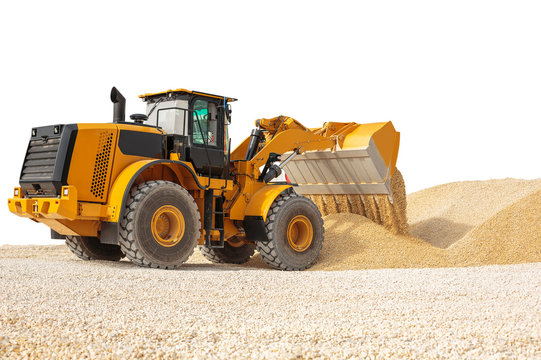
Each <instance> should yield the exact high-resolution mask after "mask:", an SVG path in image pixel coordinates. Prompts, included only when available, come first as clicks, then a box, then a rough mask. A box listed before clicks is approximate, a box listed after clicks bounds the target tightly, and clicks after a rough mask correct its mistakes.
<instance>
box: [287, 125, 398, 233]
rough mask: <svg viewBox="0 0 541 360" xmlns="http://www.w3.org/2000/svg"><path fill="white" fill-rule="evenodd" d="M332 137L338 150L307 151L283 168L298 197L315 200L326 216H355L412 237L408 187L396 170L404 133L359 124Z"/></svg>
mask: <svg viewBox="0 0 541 360" xmlns="http://www.w3.org/2000/svg"><path fill="white" fill-rule="evenodd" d="M316 131H317V130H316ZM320 132H321V131H320ZM333 135H334V136H335V137H336V138H337V140H338V145H337V146H336V148H335V149H332V150H331V149H329V150H326V151H306V152H304V153H303V154H300V155H297V156H296V157H294V158H292V159H291V161H289V162H288V163H287V164H286V165H285V166H284V170H285V173H286V174H287V176H288V178H289V179H290V180H291V182H293V183H296V184H298V186H297V187H296V188H295V190H296V192H297V193H299V194H302V195H305V196H308V197H310V198H311V199H312V200H313V201H314V202H315V203H316V205H317V206H318V207H319V209H320V211H321V212H322V213H323V215H328V214H332V213H342V212H350V213H356V214H359V215H363V216H366V217H368V218H370V219H372V220H374V221H376V222H378V223H380V224H382V225H385V226H386V227H387V228H389V229H390V230H392V231H393V232H395V233H405V232H407V222H406V217H405V188H404V182H403V179H402V176H401V174H400V172H399V171H398V170H397V169H396V159H397V156H398V147H399V142H400V133H398V132H397V131H396V130H395V129H394V126H393V124H392V123H391V122H386V123H373V124H361V125H359V124H354V126H349V127H344V131H343V132H342V133H341V132H340V131H337V132H336V133H334V134H333Z"/></svg>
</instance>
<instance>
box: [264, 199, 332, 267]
mask: <svg viewBox="0 0 541 360" xmlns="http://www.w3.org/2000/svg"><path fill="white" fill-rule="evenodd" d="M265 228H266V231H267V237H268V239H269V241H266V242H262V241H260V242H257V250H258V251H259V253H260V254H261V257H262V258H263V260H264V261H265V262H266V263H267V264H268V265H269V266H271V267H273V268H275V269H279V270H304V269H307V268H309V267H311V266H312V265H313V264H314V263H315V262H316V260H317V258H318V256H319V253H320V252H321V247H322V246H323V239H324V232H325V229H324V228H323V219H322V218H321V213H320V212H319V210H318V208H317V206H316V205H315V204H314V202H313V201H312V200H310V199H308V198H307V197H304V196H300V195H298V194H296V193H294V192H290V193H283V194H281V195H279V196H278V197H277V198H276V199H275V200H274V202H273V204H272V206H271V208H270V210H269V213H268V215H267V220H266V222H265Z"/></svg>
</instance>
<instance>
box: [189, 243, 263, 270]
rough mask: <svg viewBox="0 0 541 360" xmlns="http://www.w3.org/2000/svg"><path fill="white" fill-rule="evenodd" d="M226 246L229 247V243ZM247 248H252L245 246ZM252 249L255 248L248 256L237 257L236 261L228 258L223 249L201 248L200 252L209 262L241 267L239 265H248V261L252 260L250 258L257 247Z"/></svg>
mask: <svg viewBox="0 0 541 360" xmlns="http://www.w3.org/2000/svg"><path fill="white" fill-rule="evenodd" d="M225 246H227V243H226V245H225ZM245 246H250V245H245ZM250 247H253V249H252V251H251V252H250V251H248V252H247V254H245V256H241V257H237V258H236V259H233V258H231V257H229V256H227V254H225V253H224V251H223V249H219V248H217V249H213V248H208V247H206V246H199V251H200V252H201V254H203V256H204V257H205V259H207V260H208V261H210V262H213V263H215V264H237V265H239V264H244V263H246V262H247V261H248V260H250V258H251V257H252V255H253V254H254V252H255V246H253V245H251V246H250ZM239 249H240V248H239Z"/></svg>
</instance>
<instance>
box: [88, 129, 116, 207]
mask: <svg viewBox="0 0 541 360" xmlns="http://www.w3.org/2000/svg"><path fill="white" fill-rule="evenodd" d="M112 144H113V133H112V132H108V131H104V132H102V133H101V134H100V138H99V142H98V153H97V154H96V161H95V163H94V173H93V174H92V185H91V187H90V192H92V194H93V195H94V196H95V197H98V198H103V194H104V193H105V186H106V185H107V184H106V181H107V176H108V174H109V159H110V157H111V147H112Z"/></svg>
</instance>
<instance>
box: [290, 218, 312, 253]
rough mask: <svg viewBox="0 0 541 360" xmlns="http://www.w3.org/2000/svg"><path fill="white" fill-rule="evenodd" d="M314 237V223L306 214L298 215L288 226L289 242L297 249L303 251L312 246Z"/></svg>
mask: <svg viewBox="0 0 541 360" xmlns="http://www.w3.org/2000/svg"><path fill="white" fill-rule="evenodd" d="M313 237H314V230H313V228H312V223H311V222H310V220H308V218H307V217H306V216H304V215H297V216H295V217H294V218H293V219H291V221H290V222H289V225H288V226H287V242H288V243H289V246H291V248H292V249H293V250H295V251H298V252H303V251H305V250H306V249H308V248H309V247H310V244H312V239H313Z"/></svg>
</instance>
